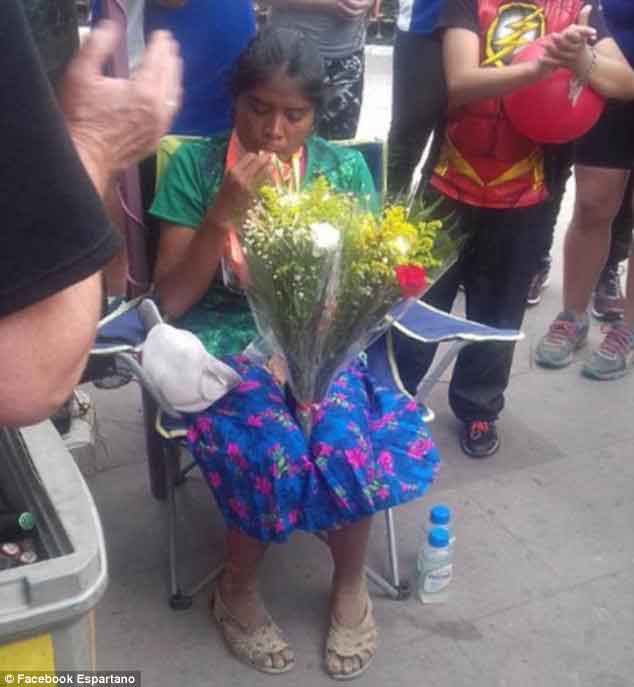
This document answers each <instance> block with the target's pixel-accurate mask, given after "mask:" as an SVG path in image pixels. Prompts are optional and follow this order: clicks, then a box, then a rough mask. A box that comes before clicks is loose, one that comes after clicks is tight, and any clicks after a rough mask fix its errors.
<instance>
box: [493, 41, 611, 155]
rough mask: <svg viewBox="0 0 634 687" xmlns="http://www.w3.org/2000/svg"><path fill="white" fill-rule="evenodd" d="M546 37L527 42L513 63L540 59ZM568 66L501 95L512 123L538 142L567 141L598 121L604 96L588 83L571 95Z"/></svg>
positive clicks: (580, 134) (571, 75) (570, 74)
mask: <svg viewBox="0 0 634 687" xmlns="http://www.w3.org/2000/svg"><path fill="white" fill-rule="evenodd" d="M545 40H547V37H545V38H540V39H539V40H537V41H535V42H533V43H530V44H529V45H527V46H526V47H525V48H523V49H522V50H521V51H520V52H518V53H517V54H516V55H515V57H514V58H513V64H517V63H519V62H528V61H531V60H537V59H539V58H540V57H541V56H542V55H543V53H544V41H545ZM573 80H574V75H573V73H572V72H571V71H570V70H569V69H563V68H562V69H556V70H555V71H553V72H552V73H551V74H549V75H548V76H546V77H544V78H543V79H540V80H539V81H536V82H535V83H534V84H531V85H530V86H524V87H523V88H519V89H518V90H516V91H513V93H509V95H506V96H504V98H503V100H504V107H505V109H506V113H507V115H508V118H509V120H510V121H511V123H512V124H513V126H514V127H515V128H516V129H517V130H518V131H519V132H520V133H521V134H524V136H526V137H527V138H530V139H531V140H533V141H535V142H537V143H567V142H568V141H573V140H574V139H576V138H579V137H580V136H583V134H585V133H586V132H587V131H589V130H590V129H591V128H592V127H593V126H594V125H595V124H596V122H597V120H598V119H599V117H600V116H601V113H602V112H603V108H604V107H605V100H604V98H602V97H601V96H600V95H599V94H598V93H597V92H596V91H595V90H593V89H592V88H590V86H588V85H584V86H582V87H581V90H580V92H579V93H578V95H577V97H576V98H574V99H572V98H571V93H570V84H571V82H572V81H573Z"/></svg>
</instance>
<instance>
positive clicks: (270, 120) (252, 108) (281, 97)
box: [235, 71, 315, 161]
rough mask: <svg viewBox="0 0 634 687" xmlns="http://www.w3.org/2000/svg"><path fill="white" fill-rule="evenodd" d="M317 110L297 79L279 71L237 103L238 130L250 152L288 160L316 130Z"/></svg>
mask: <svg viewBox="0 0 634 687" xmlns="http://www.w3.org/2000/svg"><path fill="white" fill-rule="evenodd" d="M314 118H315V108H314V106H313V104H312V102H311V101H310V100H309V99H308V98H306V97H305V96H304V95H303V94H302V93H301V91H300V89H299V86H298V83H297V81H296V80H295V79H292V78H290V77H289V76H287V75H286V74H285V73H284V72H283V71H278V72H277V73H275V74H274V75H273V77H272V78H271V79H270V80H269V81H266V82H264V83H262V84H259V85H258V86H256V87H255V88H253V89H252V90H250V91H247V92H245V93H242V94H241V95H240V96H239V97H238V99H237V101H236V111H235V127H236V131H237V134H238V138H239V139H240V141H241V143H242V145H243V146H244V147H245V148H246V149H247V150H248V151H249V152H253V153H256V152H259V151H260V150H263V151H266V152H270V153H275V154H276V155H277V156H278V157H280V158H281V159H282V160H285V161H286V160H288V159H290V157H291V156H292V155H293V153H295V152H296V151H297V150H299V148H300V147H301V146H302V145H303V143H304V140H305V139H306V137H307V136H308V135H309V134H310V132H311V130H312V128H313V121H314Z"/></svg>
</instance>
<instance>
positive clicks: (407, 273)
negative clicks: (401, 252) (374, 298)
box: [394, 265, 427, 298]
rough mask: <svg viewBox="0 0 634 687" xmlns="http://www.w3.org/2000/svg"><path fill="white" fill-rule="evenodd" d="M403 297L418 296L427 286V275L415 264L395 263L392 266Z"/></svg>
mask: <svg viewBox="0 0 634 687" xmlns="http://www.w3.org/2000/svg"><path fill="white" fill-rule="evenodd" d="M394 272H395V273H396V279H397V280H398V285H399V287H400V289H401V294H402V296H403V298H418V297H419V296H421V295H422V293H423V291H424V290H425V287H426V286H427V275H426V274H425V270H424V269H423V268H422V267H417V266H416V265H397V266H396V267H395V268H394Z"/></svg>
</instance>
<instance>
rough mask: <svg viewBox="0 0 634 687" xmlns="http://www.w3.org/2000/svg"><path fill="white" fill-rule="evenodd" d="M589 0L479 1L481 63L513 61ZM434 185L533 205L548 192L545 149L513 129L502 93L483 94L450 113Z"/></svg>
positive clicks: (483, 200) (457, 194)
mask: <svg viewBox="0 0 634 687" xmlns="http://www.w3.org/2000/svg"><path fill="white" fill-rule="evenodd" d="M583 4H584V3H583V0H534V1H533V2H505V1H503V0H478V19H479V26H480V38H481V51H482V56H481V65H482V66H484V67H490V68H496V67H502V66H504V65H507V64H509V63H510V62H511V60H512V59H513V56H514V55H515V53H516V52H517V51H518V50H520V49H521V48H522V47H524V46H525V45H527V44H528V43H530V42H532V41H535V40H537V39H538V38H541V37H542V36H544V35H546V34H548V33H552V32H556V31H562V30H563V29H565V28H566V27H567V26H569V25H570V24H572V23H574V22H575V20H576V18H577V16H578V14H579V11H580V10H581V8H582V7H583ZM431 183H432V185H433V186H434V187H436V188H437V189H438V190H439V191H441V192H442V193H443V194H445V195H447V196H449V197H450V198H455V199H456V200H459V201H460V202H462V203H466V204H468V205H475V206H477V207H488V208H512V207H526V206H530V205H535V204H536V203H539V202H541V201H542V200H544V198H545V196H546V188H545V185H544V156H543V151H542V147H541V146H540V145H539V144H537V143H535V142H533V141H531V140H529V139H528V138H526V137H524V136H522V135H521V134H520V133H518V132H517V131H516V130H515V129H514V128H513V125H512V124H511V122H510V121H509V119H508V118H507V116H506V113H505V111H504V105H503V103H502V99H501V98H486V99H483V100H478V101H476V102H473V103H470V104H469V105H465V106H464V107H460V108H458V109H456V110H454V111H452V112H450V113H449V115H448V122H447V129H446V136H445V141H444V142H443V146H442V150H441V154H440V158H439V161H438V164H437V165H436V168H435V169H434V174H433V177H432V182H431Z"/></svg>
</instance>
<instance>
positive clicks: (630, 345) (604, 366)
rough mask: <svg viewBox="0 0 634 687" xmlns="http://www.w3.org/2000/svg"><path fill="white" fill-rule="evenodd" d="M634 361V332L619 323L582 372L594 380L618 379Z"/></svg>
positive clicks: (610, 330)
mask: <svg viewBox="0 0 634 687" xmlns="http://www.w3.org/2000/svg"><path fill="white" fill-rule="evenodd" d="M633 359H634V330H632V329H631V328H630V327H628V326H627V325H625V324H623V323H621V322H619V323H618V324H615V325H613V326H612V327H610V329H609V330H608V333H607V334H606V335H605V338H604V339H603V341H602V342H601V345H600V346H599V348H598V349H597V350H596V351H594V352H593V353H592V357H591V358H590V360H589V361H588V362H587V363H585V365H584V366H583V368H582V369H581V371H582V372H583V374H584V375H585V376H586V377H591V378H592V379H601V380H607V379H618V378H619V377H623V375H625V374H626V373H627V370H628V368H629V366H630V365H631V364H632V360H633Z"/></svg>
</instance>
